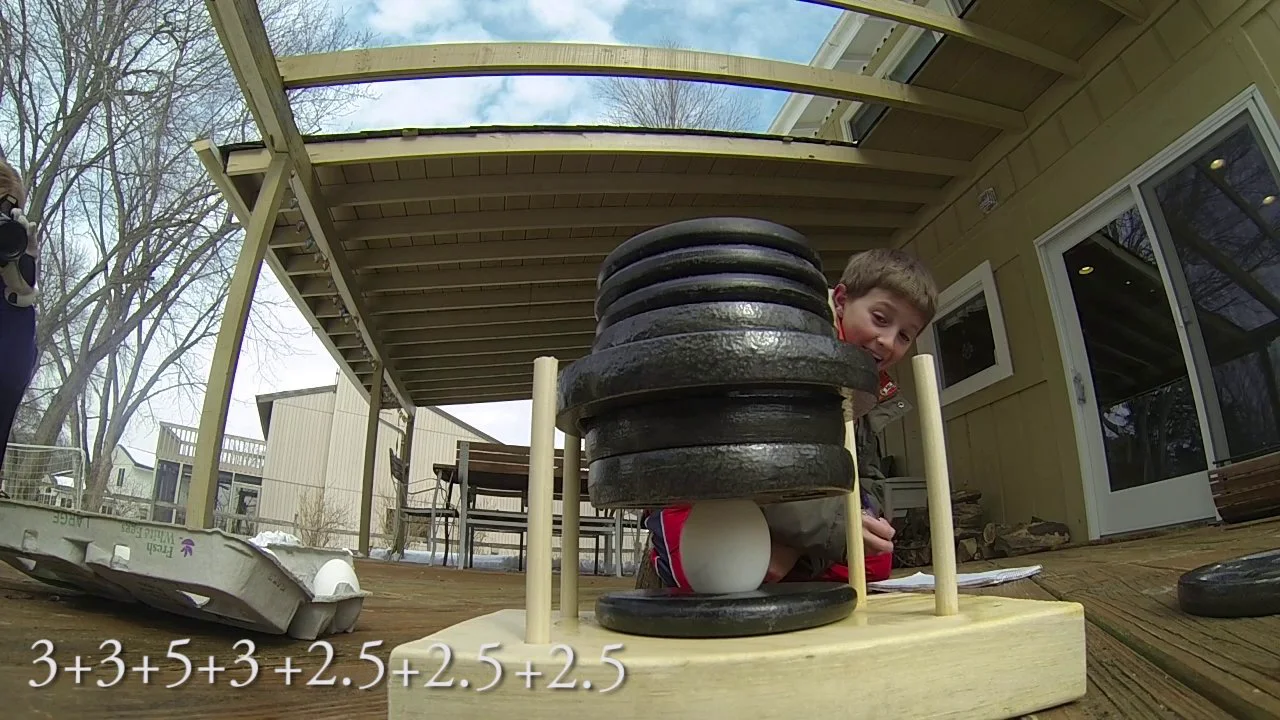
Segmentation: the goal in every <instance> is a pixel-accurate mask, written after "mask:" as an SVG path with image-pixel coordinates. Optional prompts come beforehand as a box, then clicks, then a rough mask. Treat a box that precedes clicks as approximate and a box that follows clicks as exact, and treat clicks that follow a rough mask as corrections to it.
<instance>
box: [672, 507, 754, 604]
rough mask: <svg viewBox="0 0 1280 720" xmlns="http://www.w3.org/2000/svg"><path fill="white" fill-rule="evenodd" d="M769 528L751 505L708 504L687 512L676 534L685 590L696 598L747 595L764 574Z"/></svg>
mask: <svg viewBox="0 0 1280 720" xmlns="http://www.w3.org/2000/svg"><path fill="white" fill-rule="evenodd" d="M770 548H771V543H770V541H769V523H768V522H767V521H766V520H765V519H764V513H763V512H761V511H760V506H759V505H757V504H756V503H754V502H752V501H750V500H708V501H704V502H700V503H697V504H695V505H694V506H693V508H692V509H691V510H690V511H689V516H688V518H687V519H686V520H685V521H684V529H683V530H682V531H681V533H680V558H681V561H682V562H683V565H684V574H685V577H686V578H687V579H688V581H689V585H690V586H691V587H692V588H693V590H694V591H695V592H700V593H732V592H747V591H750V590H755V589H756V588H758V587H760V583H762V582H764V576H765V573H767V572H768V571H769V553H770Z"/></svg>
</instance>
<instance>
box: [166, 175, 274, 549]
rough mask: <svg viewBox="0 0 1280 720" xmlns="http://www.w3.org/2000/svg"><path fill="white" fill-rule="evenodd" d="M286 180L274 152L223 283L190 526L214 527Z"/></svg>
mask: <svg viewBox="0 0 1280 720" xmlns="http://www.w3.org/2000/svg"><path fill="white" fill-rule="evenodd" d="M288 181H289V171H288V162H287V159H286V157H285V156H284V155H275V156H274V157H272V158H271V164H270V166H268V168H267V173H266V176H265V178H264V179H263V182H262V188H261V189H260V190H259V191H258V197H257V199H256V200H255V201H254V205H253V212H251V213H250V214H249V225H248V227H247V228H245V233H244V245H243V246H242V247H241V248H240V257H239V259H238V260H236V269H235V272H234V273H233V274H232V276H231V284H230V285H229V286H228V287H227V304H226V307H224V308H223V311H222V320H221V324H220V326H219V328H218V339H217V342H216V344H215V345H214V349H213V360H212V361H211V362H210V363H209V382H208V384H207V385H206V386H205V391H204V408H203V410H202V411H201V412H200V427H199V429H198V430H197V433H196V453H195V460H194V462H193V463H192V465H191V486H190V487H189V488H188V491H187V508H186V511H187V516H186V525H187V526H188V527H192V528H209V527H213V513H214V508H215V506H216V504H217V499H218V465H219V460H220V458H221V456H222V436H223V434H224V433H225V432H226V430H227V413H228V411H229V409H230V407H231V388H232V386H233V385H234V384H235V378H236V365H237V363H239V361H240V348H241V346H242V345H243V343H244V332H245V326H246V325H248V323H249V308H250V305H251V304H252V303H253V295H254V291H255V290H256V289H257V287H258V275H259V273H260V272H261V271H262V260H263V258H264V257H265V256H266V254H267V241H268V240H270V238H271V230H272V228H273V227H274V225H275V219H276V213H277V212H278V211H279V209H280V203H281V201H282V200H283V199H284V193H285V190H286V189H287V188H288V186H289V183H288Z"/></svg>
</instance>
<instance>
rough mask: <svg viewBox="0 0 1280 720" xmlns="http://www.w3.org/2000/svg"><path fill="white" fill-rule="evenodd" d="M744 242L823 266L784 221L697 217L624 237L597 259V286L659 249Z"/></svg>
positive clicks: (807, 245)
mask: <svg viewBox="0 0 1280 720" xmlns="http://www.w3.org/2000/svg"><path fill="white" fill-rule="evenodd" d="M744 243H745V244H750V245H759V246H762V247H771V248H776V249H778V250H785V251H786V252H789V253H792V254H794V255H798V256H799V257H801V258H803V259H804V260H806V261H808V262H809V264H811V265H813V267H814V268H816V269H817V270H818V271H819V272H821V270H822V258H820V257H818V253H817V252H816V251H815V250H814V249H813V247H812V246H810V245H809V241H808V239H807V238H805V236H804V235H801V234H800V233H798V232H796V231H795V230H792V229H791V228H789V227H786V226H785V225H779V224H777V223H773V222H769V221H767V220H758V219H755V218H741V217H717V218H698V219H696V220H682V221H680V222H674V223H669V224H667V225H663V226H661V227H656V228H653V229H652V230H646V231H644V232H642V233H640V234H638V235H634V236H632V237H631V238H629V239H627V240H625V241H623V242H622V243H621V244H620V245H618V247H616V248H614V249H613V252H611V253H609V254H608V255H607V256H606V257H605V259H604V262H602V263H600V273H599V275H597V280H596V287H599V286H601V285H603V284H604V282H605V280H608V279H609V277H610V276H611V275H613V274H614V273H615V272H617V271H618V270H620V269H622V268H624V267H626V266H627V265H630V264H631V263H633V262H636V261H638V260H643V259H644V258H646V257H649V256H650V255H656V254H657V253H660V252H665V251H667V250H675V249H676V248H682V247H691V246H694V245H713V244H744Z"/></svg>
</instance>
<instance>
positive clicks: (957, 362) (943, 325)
mask: <svg viewBox="0 0 1280 720" xmlns="http://www.w3.org/2000/svg"><path fill="white" fill-rule="evenodd" d="M933 328H934V329H933V332H934V338H935V340H934V344H935V345H936V346H937V351H938V361H939V363H940V364H941V365H942V387H944V388H949V387H951V386H952V385H955V384H956V383H959V382H962V381H964V380H966V379H968V378H970V377H973V376H974V375H977V374H978V373H980V372H982V371H983V370H986V369H987V368H989V367H991V366H992V365H995V364H996V340H995V337H994V336H992V334H991V314H990V313H989V312H987V296H986V293H982V292H979V293H978V294H977V295H974V296H973V297H972V298H970V299H968V300H966V301H965V302H964V303H963V304H962V305H960V307H957V308H956V309H954V310H951V311H950V312H948V313H946V314H945V315H942V316H941V317H939V318H938V320H937V321H935V322H934V325H933Z"/></svg>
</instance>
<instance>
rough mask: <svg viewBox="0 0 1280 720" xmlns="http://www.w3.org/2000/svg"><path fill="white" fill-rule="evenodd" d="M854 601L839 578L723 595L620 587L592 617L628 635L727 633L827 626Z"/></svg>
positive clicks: (852, 592)
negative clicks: (622, 588) (837, 579)
mask: <svg viewBox="0 0 1280 720" xmlns="http://www.w3.org/2000/svg"><path fill="white" fill-rule="evenodd" d="M857 603H858V594H857V591H855V590H854V589H853V588H852V587H851V586H850V585H849V583H842V582H796V583H778V584H769V585H761V586H760V588H759V589H757V590H751V591H749V592H743V593H724V594H718V593H717V594H712V593H695V592H692V591H690V590H684V589H679V588H663V589H661V590H623V591H620V592H613V593H607V594H605V595H601V596H600V597H599V598H597V599H596V615H595V617H596V621H597V622H599V623H600V625H601V627H605V628H608V629H609V630H613V631H614V632H620V633H626V634H628V635H646V636H650V637H673V638H730V637H747V636H752V635H776V634H779V633H785V632H795V631H796V630H807V629H809V628H815V627H821V626H823V625H829V624H831V623H834V622H839V621H841V620H843V619H845V618H847V617H849V615H850V614H851V613H852V612H853V610H854V607H855V606H856V605H857Z"/></svg>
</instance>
